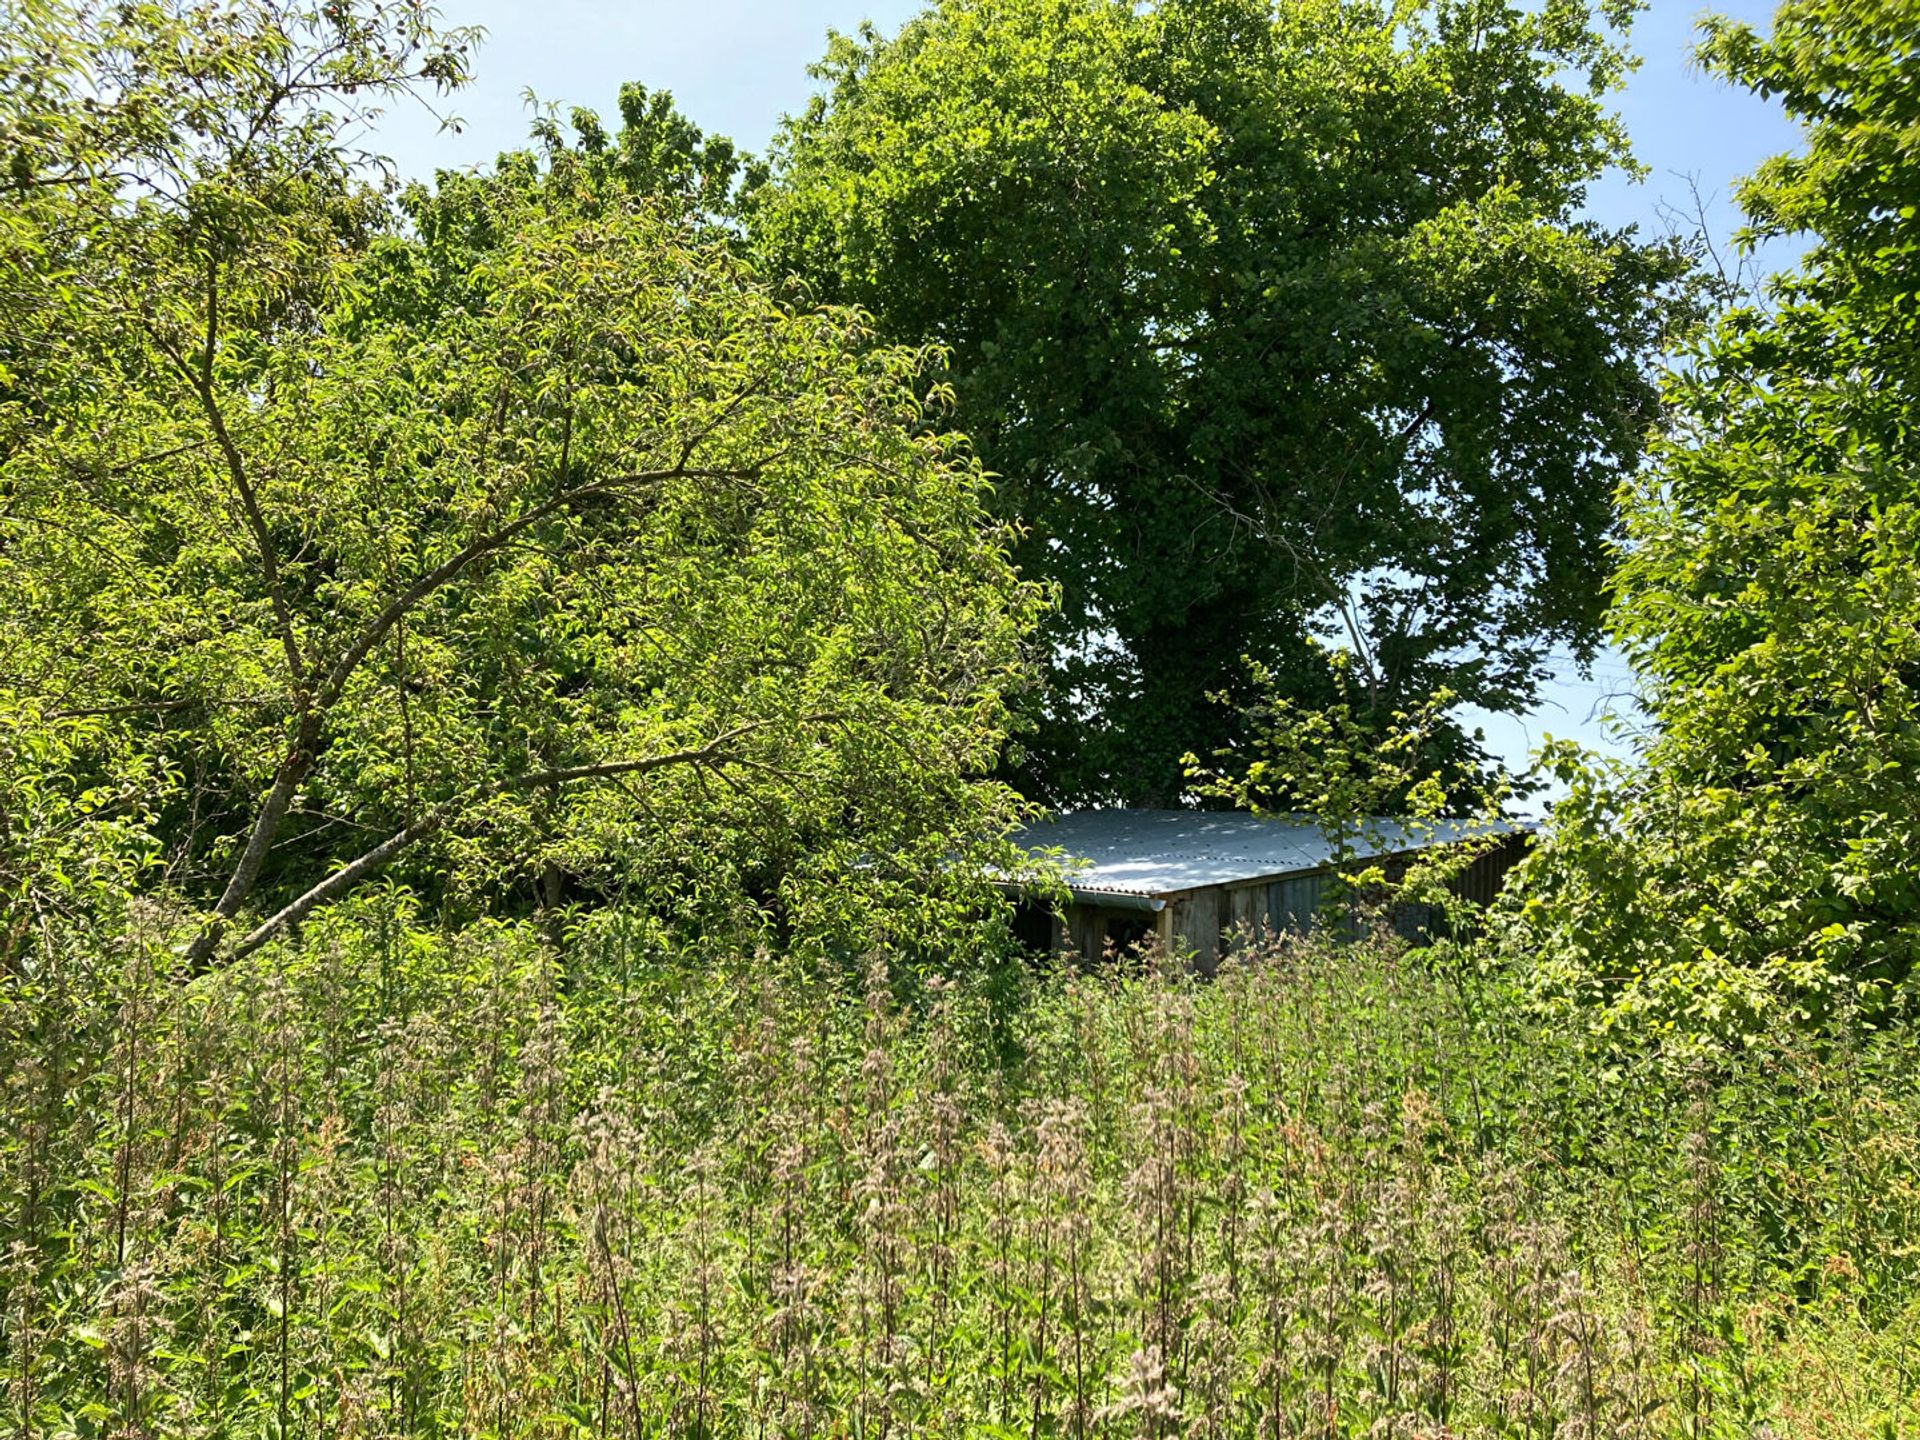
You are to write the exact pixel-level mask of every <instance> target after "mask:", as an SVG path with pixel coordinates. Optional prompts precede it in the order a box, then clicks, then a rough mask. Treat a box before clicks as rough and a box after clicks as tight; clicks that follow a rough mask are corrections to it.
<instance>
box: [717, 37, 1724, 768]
mask: <svg viewBox="0 0 1920 1440" xmlns="http://www.w3.org/2000/svg"><path fill="white" fill-rule="evenodd" d="M1632 8H1633V6H1632V5H1630V4H1624V3H1602V4H1590V3H1587V0H1555V3H1552V4H1548V5H1544V6H1520V5H1515V4H1510V3H1508V0H1425V3H1392V4H1389V3H1383V0H1304V3H1289V4H1285V5H1279V6H1275V5H1273V4H1271V3H1269V0H1156V3H1152V4H1138V3H1134V0H942V3H939V4H936V5H933V6H932V7H931V8H929V9H928V10H927V11H926V12H925V13H924V14H923V15H921V16H920V17H919V18H917V19H915V20H912V21H910V22H909V23H908V24H907V25H906V26H905V28H903V29H902V30H901V31H900V32H899V33H898V34H897V35H894V36H890V37H889V36H882V35H880V34H878V33H876V32H874V31H873V30H872V29H870V28H869V29H867V30H863V31H862V32H861V33H860V34H859V35H857V36H840V37H836V38H835V39H834V40H833V42H832V45H831V47H830V49H829V51H828V53H827V56H826V58H825V60H824V61H823V62H822V63H821V64H820V65H819V66H818V67H817V71H816V73H817V75H818V76H819V78H820V79H821V81H822V82H823V91H822V93H821V94H820V95H819V96H818V98H817V99H816V100H815V101H814V103H813V104H812V105H811V106H810V108H808V109H807V110H806V112H805V113H803V114H802V115H800V116H799V117H798V118H796V119H795V120H793V121H792V122H791V123H790V124H789V125H788V127H787V128H786V129H785V131H784V132H783V133H782V135H781V136H780V137H779V139H778V141H777V143H776V147H775V151H774V155H773V179H772V183H771V184H769V185H768V186H766V187H763V188H762V189H761V190H760V191H759V192H758V193H757V195H756V197H755V199H754V202H753V204H752V205H751V206H750V216H751V224H752V229H753V233H754V239H755V243H756V244H758V245H759V246H760V247H761V248H762V250H763V251H764V252H765V253H766V254H767V255H769V256H771V257H773V259H774V261H775V262H776V263H777V264H778V265H780V266H782V267H784V268H787V269H790V270H792V271H794V272H797V273H798V274H799V275H800V276H802V277H803V278H804V279H805V280H806V282H807V283H808V284H809V285H810V286H811V287H813V290H814V293H816V294H817V295H819V296H820V297H822V298H827V299H832V300H835V301H847V302H852V303H855V304H858V305H860V306H862V307H865V308H866V309H867V310H869V311H870V312H871V313H872V314H873V315H874V316H875V317H876V323H877V325H878V327H879V330H880V333H881V334H882V335H884V336H887V337H889V338H894V339H901V340H913V341H921V340H934V341H938V342H939V343H940V344H942V345H943V346H945V347H947V351H948V354H949V357H950V366H951V369H950V375H951V382H952V384H953V387H954V391H955V393H956V395H957V397H958V412H957V419H958V423H959V425H960V427H961V428H962V429H964V430H965V431H966V432H967V433H968V434H969V435H970V436H971V437H972V439H973V441H974V443H975V444H976V446H977V447H978V450H979V453H980V454H981V456H982V457H983V459H984V460H985V462H986V464H987V466H988V468H989V469H990V470H991V471H993V472H995V474H996V476H997V477H998V478H997V484H998V490H997V499H998V504H999V507H1000V511H1001V513H1002V514H1003V515H1005V516H1007V517H1008V518H1010V519H1015V520H1017V521H1018V522H1019V523H1020V525H1021V526H1022V527H1023V539H1022V543H1021V547H1020V551H1019V558H1020V563H1021V564H1022V566H1023V568H1024V570H1025V573H1027V574H1028V575H1029V576H1032V577H1035V578H1040V579H1044V580H1046V581H1048V582H1050V583H1052V584H1053V585H1055V586H1057V587H1058V589H1059V592H1060V596H1061V604H1060V607H1059V609H1058V610H1057V611H1056V612H1055V614H1054V617H1053V620H1052V628H1051V631H1050V635H1049V641H1050V653H1051V682H1052V683H1051V685H1050V687H1049V690H1048V697H1049V698H1048V701H1047V704H1046V706H1045V708H1044V713H1043V714H1042V715H1041V716H1040V717H1039V718H1040V723H1039V726H1038V728H1037V730H1036V731H1035V732H1034V733H1033V734H1032V735H1031V736H1030V737H1028V739H1027V741H1026V749H1027V755H1026V759H1025V762H1024V763H1023V764H1022V765H1020V766H1019V767H1018V769H1019V772H1020V774H1021V777H1022V780H1023V782H1024V783H1025V784H1026V785H1027V786H1029V787H1030V789H1031V790H1032V791H1033V792H1034V793H1037V794H1039V795H1042V796H1044V797H1046V798H1049V799H1052V800H1056V801H1061V800H1122V801H1129V802H1162V803H1164V802H1165V801H1167V800H1168V799H1169V798H1171V797H1172V796H1174V795H1175V794H1176V793H1178V792H1179V790H1180V788H1181V784H1182V781H1181V772H1180V763H1179V762H1180V756H1181V755H1182V754H1184V753H1186V752H1188V751H1195V752H1200V753H1210V752H1212V751H1214V750H1216V749H1218V748H1220V747H1221V746H1222V745H1224V744H1227V743H1229V742H1230V741H1231V740H1232V739H1233V737H1234V736H1235V734H1236V733H1238V726H1237V722H1235V721H1234V720H1233V719H1232V713H1233V711H1232V707H1231V706H1228V707H1221V706H1215V705H1210V704H1208V703H1207V698H1206V697H1208V696H1210V695H1215V694H1225V695H1229V696H1239V697H1241V698H1243V699H1248V700H1252V699H1256V698H1258V697H1253V696H1250V695H1248V694H1247V693H1246V680H1245V677H1246V675H1247V673H1248V670H1247V667H1246V665H1245V664H1244V660H1243V657H1245V658H1251V659H1252V660H1254V661H1256V662H1257V663H1258V665H1259V666H1260V667H1261V668H1262V670H1263V671H1264V673H1266V674H1268V675H1269V676H1272V677H1274V678H1275V679H1276V681H1277V683H1278V684H1279V685H1280V687H1281V690H1282V693H1285V694H1288V695H1291V696H1293V697H1295V698H1297V699H1300V700H1302V701H1304V702H1307V703H1314V702H1317V701H1320V700H1325V699H1329V698H1331V696H1332V692H1333V688H1334V687H1333V684H1332V682H1331V679H1330V677H1329V675H1328V672H1327V668H1326V660H1325V653H1326V652H1325V650H1324V648H1321V647H1316V646H1314V645H1312V644H1311V643H1309V642H1310V641H1311V640H1312V639H1313V638H1314V637H1315V636H1316V635H1321V634H1327V633H1329V632H1330V633H1331V634H1332V635H1334V636H1337V637H1338V640H1339V642H1340V643H1341V644H1342V645H1344V646H1346V647H1347V648H1349V649H1350V650H1351V651H1353V652H1354V654H1355V656H1356V665H1357V674H1358V676H1359V677H1360V679H1361V681H1362V683H1363V688H1364V691H1365V693H1366V695H1367V704H1368V706H1369V707H1370V709H1371V710H1373V711H1374V712H1376V713H1378V714H1379V715H1382V716H1385V715H1389V714H1391V713H1392V712H1393V711H1394V710H1396V709H1404V708H1407V707H1408V706H1410V705H1416V704H1417V703H1418V702H1419V701H1420V699H1421V698H1422V697H1424V696H1426V695H1429V694H1432V693H1434V692H1436V691H1437V690H1439V689H1441V688H1443V687H1444V688H1449V689H1451V690H1452V691H1453V692H1454V693H1456V694H1457V695H1458V696H1459V697H1460V698H1461V699H1462V700H1463V701H1471V702H1477V703H1480V704H1483V705H1488V706H1491V707H1494V708H1503V707H1510V706H1519V705H1524V704H1525V703H1526V702H1527V701H1528V700H1529V699H1530V698H1531V697H1532V696H1533V695H1534V693H1535V690H1536V686H1537V684H1538V682H1539V680H1540V678H1541V676H1542V674H1543V663H1544V657H1545V656H1546V654H1547V652H1548V650H1549V649H1550V647H1553V646H1556V645H1558V646H1566V647H1571V649H1572V650H1573V651H1575V652H1576V653H1578V654H1583V655H1584V654H1586V653H1588V652H1589V650H1590V648H1591V647H1592V646H1593V644H1594V643H1595V641H1596V639H1597V636H1598V633H1599V630H1598V625H1599V617H1600V613H1601V609H1602V597H1601V590H1602V582H1603V580H1604V578H1605V575H1606V570H1607V564H1608V561H1607V554H1606V548H1605V541H1606V540H1607V538H1608V537H1609V535H1611V534H1612V532H1613V524H1614V519H1613V512H1612V509H1611V505H1610V496H1611V493H1612V491H1613V488H1614V487H1615V485H1616V484H1618V483H1619V482H1620V481H1621V480H1622V479H1624V478H1625V477H1627V476H1629V475H1631V474H1633V473H1634V471H1635V469H1636V467H1637V466H1638V464H1639V462H1640V458H1641V454H1642V449H1643V445H1644V443H1645V437H1646V434H1647V432H1648V429H1649V427H1650V425H1651V424H1652V423H1653V422H1654V420H1655V414H1656V395H1655V391H1654V388H1653V385H1652V383H1651V381H1650V379H1649V378H1648V375H1647V373H1646V372H1647V366H1648V362H1649V361H1650V359H1651V357H1653V356H1654V355H1655V354H1656V353H1657V351H1658V350H1659V348H1660V346H1661V345H1662V344H1663V343H1664V342H1665V340H1666V338H1667V336H1668V335H1669V334H1670V333H1671V332H1672V330H1673V329H1674V327H1675V325H1676V324H1677V323H1679V322H1680V321H1681V320H1683V319H1684V318H1685V312H1686V309H1687V306H1686V304H1685V303H1678V304H1676V301H1682V302H1684V296H1681V295H1677V294H1676V285H1677V283H1678V282H1679V281H1680V279H1681V277H1682V275H1683V274H1684V272H1685V269H1686V266H1685V263H1684V261H1683V258H1682V257H1681V255H1680V254H1679V253H1678V252H1677V251H1676V249H1675V248H1674V247H1672V246H1671V245H1668V244H1665V243H1649V242H1648V241H1646V240H1644V239H1643V238H1641V237H1639V236H1637V235H1636V234H1634V233H1633V232H1631V231H1625V232H1620V231H1611V230H1608V229H1606V228H1604V227H1602V226H1600V225H1598V224H1596V223H1594V222H1592V221H1590V220H1587V219H1583V218H1582V204H1583V200H1584V198H1585V193H1586V187H1587V185H1588V183H1589V182H1590V181H1592V180H1593V179H1594V178H1595V177H1596V176H1599V175H1600V174H1602V173H1603V172H1605V171H1607V170H1608V169H1609V168H1612V167H1630V166H1631V163H1632V162H1631V160H1630V157H1629V153H1628V148H1627V142H1626V137H1625V136H1624V135H1623V133H1622V131H1621V128H1620V125H1619V123H1618V121H1617V119H1616V118H1615V117H1614V116H1613V115H1612V114H1611V113H1610V111H1609V110H1608V107H1607V103H1606V98H1605V97H1606V95H1607V92H1609V91H1610V90H1612V89H1613V88H1614V87H1615V86H1616V85H1617V84H1618V82H1619V80H1620V78H1621V77H1622V75H1624V74H1625V73H1626V70H1627V68H1628V65H1629V63H1630V62H1629V59H1628V57H1627V55H1626V52H1625V51H1624V49H1623V48H1622V45H1621V42H1620V40H1619V38H1618V34H1619V31H1620V30H1621V28H1622V27H1624V25H1625V23H1626V20H1627V18H1628V15H1629V14H1630V12H1631V10H1632ZM1456 748H1457V747H1456Z"/></svg>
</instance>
